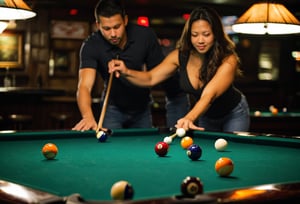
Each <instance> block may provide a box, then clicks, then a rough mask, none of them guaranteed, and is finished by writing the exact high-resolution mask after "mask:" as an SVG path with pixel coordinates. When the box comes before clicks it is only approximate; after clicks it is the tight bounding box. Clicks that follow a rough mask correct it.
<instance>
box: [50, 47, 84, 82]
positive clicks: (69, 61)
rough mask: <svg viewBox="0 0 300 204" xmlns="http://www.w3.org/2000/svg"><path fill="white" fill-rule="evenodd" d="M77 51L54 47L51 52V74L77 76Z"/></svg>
mask: <svg viewBox="0 0 300 204" xmlns="http://www.w3.org/2000/svg"><path fill="white" fill-rule="evenodd" d="M77 63H78V62H77V58H76V51H75V50H65V49H54V50H52V51H51V53H50V63H49V75H50V76H75V75H76V73H77V70H76V68H77V67H76V65H77Z"/></svg>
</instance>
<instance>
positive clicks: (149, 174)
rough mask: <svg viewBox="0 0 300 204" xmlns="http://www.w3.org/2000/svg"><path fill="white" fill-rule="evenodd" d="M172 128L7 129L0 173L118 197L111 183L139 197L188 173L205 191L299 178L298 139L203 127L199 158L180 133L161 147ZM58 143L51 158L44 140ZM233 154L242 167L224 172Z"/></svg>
mask: <svg viewBox="0 0 300 204" xmlns="http://www.w3.org/2000/svg"><path fill="white" fill-rule="evenodd" d="M166 135H167V134H159V133H158V132H157V130H156V129H146V130H118V131H117V130H116V131H114V134H113V136H111V137H110V138H109V139H108V140H107V142H105V143H98V142H97V140H96V138H95V134H94V132H86V133H79V132H73V131H56V132H55V131H52V132H35V133H31V132H23V133H13V134H0V162H1V168H0V179H3V180H8V181H12V182H16V183H19V184H22V185H26V186H29V187H33V188H37V189H39V190H43V191H47V192H50V193H54V194H56V195H59V196H66V195H70V194H73V193H80V194H81V195H82V197H84V198H85V199H96V200H111V198H110V188H111V186H112V185H113V183H115V182H116V181H119V180H127V181H129V182H130V183H131V184H132V185H133V187H134V190H135V197H134V199H144V198H146V199H148V198H157V197H165V196H172V195H177V194H180V184H181V181H182V180H183V179H184V178H185V177H186V176H197V177H199V178H201V180H202V182H203V184H204V191H205V192H212V191H219V190H227V189H232V188H238V187H247V186H252V185H260V184H268V183H285V182H295V181H300V174H299V172H300V165H299V164H300V148H299V147H300V146H299V144H300V142H299V140H298V139H286V138H271V137H263V136H236V135H233V134H223V133H209V132H201V133H195V134H194V142H195V143H196V144H199V145H200V146H201V148H202V150H203V154H202V157H201V158H200V160H199V161H191V160H190V159H189V158H188V157H187V155H186V151H185V150H183V149H182V148H181V146H180V138H175V139H174V141H173V143H172V144H171V145H170V149H169V152H168V155H167V156H166V157H158V156H157V155H156V154H155V152H154V146H155V144H156V142H158V141H161V140H163V138H164V137H165V136H166ZM219 137H223V138H226V139H227V140H228V142H229V146H228V148H227V150H226V151H225V152H217V151H216V150H215V149H214V142H215V139H216V138H219ZM47 142H52V143H55V144H56V145H57V146H58V148H59V153H58V155H57V157H56V159H55V160H46V159H45V158H44V157H43V155H42V153H41V149H42V146H43V145H44V144H45V143H47ZM220 157H230V158H231V159H232V160H233V161H234V164H235V169H234V171H233V173H232V174H231V176H230V177H227V178H223V177H219V176H218V175H217V174H216V172H215V170H214V165H215V162H216V160H217V159H218V158H220Z"/></svg>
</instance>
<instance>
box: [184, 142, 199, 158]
mask: <svg viewBox="0 0 300 204" xmlns="http://www.w3.org/2000/svg"><path fill="white" fill-rule="evenodd" d="M186 154H187V155H188V157H189V158H190V159H191V160H193V161H195V160H198V159H199V158H200V157H201V155H202V149H201V147H200V146H199V145H197V144H192V145H191V146H189V147H188V149H187V151H186Z"/></svg>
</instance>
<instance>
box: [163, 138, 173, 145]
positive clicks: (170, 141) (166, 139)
mask: <svg viewBox="0 0 300 204" xmlns="http://www.w3.org/2000/svg"><path fill="white" fill-rule="evenodd" d="M164 142H165V143H167V144H171V143H172V137H165V138H164Z"/></svg>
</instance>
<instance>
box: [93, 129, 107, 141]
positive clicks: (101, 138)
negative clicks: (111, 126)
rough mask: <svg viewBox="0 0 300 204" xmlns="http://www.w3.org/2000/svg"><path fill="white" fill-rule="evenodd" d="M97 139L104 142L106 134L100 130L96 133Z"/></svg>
mask: <svg viewBox="0 0 300 204" xmlns="http://www.w3.org/2000/svg"><path fill="white" fill-rule="evenodd" d="M96 137H97V139H98V141H99V142H105V141H106V140H107V137H108V134H107V133H106V132H104V131H102V130H100V131H99V132H98V133H97V135H96Z"/></svg>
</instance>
